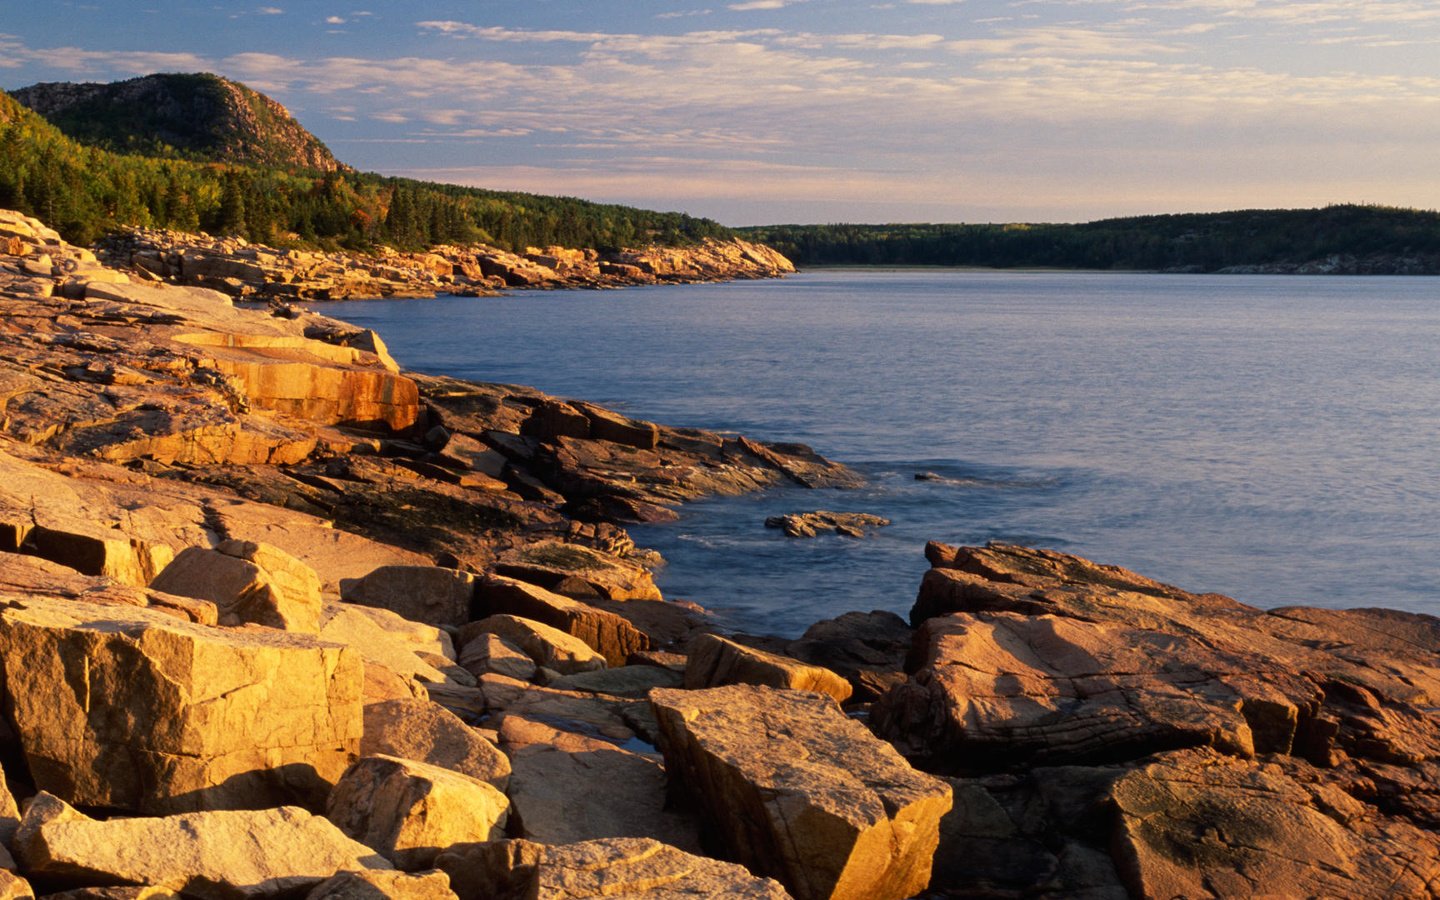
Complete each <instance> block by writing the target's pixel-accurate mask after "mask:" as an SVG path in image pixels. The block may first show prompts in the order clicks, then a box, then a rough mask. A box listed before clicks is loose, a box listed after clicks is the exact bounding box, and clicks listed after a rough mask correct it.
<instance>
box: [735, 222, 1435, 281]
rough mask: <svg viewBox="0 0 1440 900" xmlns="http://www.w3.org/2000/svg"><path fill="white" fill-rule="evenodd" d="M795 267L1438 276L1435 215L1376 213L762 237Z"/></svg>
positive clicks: (782, 229)
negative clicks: (844, 266) (932, 266)
mask: <svg viewBox="0 0 1440 900" xmlns="http://www.w3.org/2000/svg"><path fill="white" fill-rule="evenodd" d="M738 231H739V232H740V233H742V234H744V236H745V237H746V238H747V239H749V240H755V241H760V242H762V243H766V244H769V245H771V246H773V247H774V248H775V249H777V250H779V251H780V252H781V253H784V254H785V255H786V256H788V257H790V259H792V260H794V261H795V263H796V264H797V265H812V266H813V265H940V266H989V267H996V268H1016V267H1052V268H1070V269H1117V270H1122V269H1123V270H1150V271H1185V272H1220V271H1264V272H1301V273H1312V272H1313V273H1317V274H1328V273H1344V274H1435V273H1440V213H1437V212H1434V211H1422V210H1413V209H1396V208H1393V207H1383V206H1360V205H1336V206H1327V207H1324V208H1322V209H1289V210H1285V209H1281V210H1253V209H1252V210H1237V211H1233V212H1223V213H1191V214H1183V215H1162V216H1138V217H1131V218H1120V219H1104V220H1101V221H1096V222H1088V223H1084V224H1079V225H1047V224H1003V225H999V224H992V225H930V224H925V225H898V224H891V225H772V226H764V227H757V228H743V229H738Z"/></svg>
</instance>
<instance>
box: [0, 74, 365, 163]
mask: <svg viewBox="0 0 1440 900" xmlns="http://www.w3.org/2000/svg"><path fill="white" fill-rule="evenodd" d="M10 94H11V96H13V97H14V98H15V99H16V100H18V101H20V102H21V103H22V104H24V105H25V106H27V107H29V108H30V109H32V110H34V111H35V112H37V113H39V114H40V115H42V116H44V117H45V118H46V119H47V120H49V121H50V122H51V123H53V124H54V125H55V126H56V127H58V128H59V129H60V130H61V131H62V132H64V133H65V134H66V135H68V136H70V137H72V138H74V139H75V140H77V141H79V142H80V143H82V144H91V145H95V146H100V147H104V148H105V149H107V150H115V151H118V152H123V153H142V154H145V155H152V156H173V155H179V156H182V157H185V158H188V159H204V160H212V161H215V162H225V163H238V164H242V165H254V166H273V167H281V168H293V169H308V170H313V171H318V172H334V171H337V170H341V169H346V168H348V167H347V166H345V165H344V164H343V163H341V162H339V161H338V160H336V159H335V157H334V155H332V154H331V152H330V150H329V148H327V147H326V146H325V145H324V144H323V143H321V142H320V139H319V138H317V137H315V135H313V134H311V133H310V132H309V131H307V130H306V129H305V128H304V127H303V126H302V125H301V124H300V123H299V122H297V121H295V119H294V118H293V117H292V116H291V115H290V113H289V112H288V111H287V110H286V109H285V107H283V106H281V105H280V104H279V103H277V102H276V101H275V100H272V99H271V98H269V97H267V96H265V95H264V94H261V93H259V92H258V91H254V90H251V89H250V88H248V87H246V86H245V85H243V84H240V83H238V82H234V81H230V80H229V79H227V78H221V77H220V76H218V75H211V74H209V73H197V74H185V75H180V74H161V75H146V76H143V77H141V78H131V79H129V80H128V81H117V82H112V83H108V84H97V83H92V82H86V83H81V84H75V83H72V82H65V81H61V82H47V83H43V84H32V85H30V86H29V87H23V88H20V89H18V90H15V91H11V92H10Z"/></svg>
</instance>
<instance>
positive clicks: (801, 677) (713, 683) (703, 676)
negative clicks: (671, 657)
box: [685, 634, 853, 703]
mask: <svg viewBox="0 0 1440 900" xmlns="http://www.w3.org/2000/svg"><path fill="white" fill-rule="evenodd" d="M727 684H766V685H769V686H770V687H778V688H790V689H792V690H797V691H818V692H820V693H822V694H829V695H830V696H831V697H834V698H835V702H836V703H844V702H845V701H846V700H848V699H850V694H851V693H852V692H853V689H852V688H851V687H850V682H848V681H846V680H845V679H844V678H841V677H840V676H839V675H836V674H835V673H834V672H832V671H830V670H829V669H826V668H823V667H821V666H812V665H807V664H806V663H802V662H801V661H800V660H798V659H791V658H789V657H786V656H780V655H779V654H775V653H766V652H765V651H764V650H756V649H755V648H754V647H746V646H745V645H744V644H737V643H735V642H734V641H731V640H727V639H725V638H722V637H720V636H719V635H715V634H702V635H700V636H698V637H697V638H695V640H694V641H693V642H692V643H691V644H690V658H689V660H688V661H687V663H686V665H685V687H687V688H690V689H692V690H694V689H698V688H707V687H721V686H722V685H727Z"/></svg>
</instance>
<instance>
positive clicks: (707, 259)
mask: <svg viewBox="0 0 1440 900" xmlns="http://www.w3.org/2000/svg"><path fill="white" fill-rule="evenodd" d="M100 252H101V255H102V257H103V258H104V259H105V261H106V262H108V263H110V264H112V265H114V266H116V267H117V268H120V269H124V270H126V271H129V272H132V273H135V274H136V277H137V278H148V279H158V280H163V281H165V282H168V283H171V284H179V285H188V286H193V287H205V288H212V289H214V290H217V291H220V292H222V293H225V294H227V295H229V296H232V297H236V298H243V299H257V300H275V301H282V302H283V301H293V300H350V299H360V298H375V297H433V296H435V295H436V294H461V295H466V296H484V295H492V294H496V293H499V292H500V291H502V290H516V289H551V288H612V287H624V286H628V285H638V284H675V283H686V282H700V281H728V280H731V279H737V278H774V277H777V276H780V275H786V274H789V273H792V272H794V271H795V267H794V266H793V265H791V263H790V261H789V260H788V259H786V258H785V257H784V256H782V255H780V254H779V253H777V252H775V251H774V250H772V249H770V248H769V247H766V246H764V245H762V244H752V243H750V242H748V241H744V240H741V239H739V238H731V239H728V240H719V239H716V238H705V239H703V240H701V241H699V242H698V243H696V244H694V245H693V246H689V247H648V248H642V249H637V250H624V251H619V252H616V253H599V252H597V251H594V250H570V249H566V248H562V247H549V248H545V249H541V248H536V247H531V248H529V249H528V250H527V252H525V253H523V254H521V253H511V252H509V251H506V250H501V249H499V248H497V247H491V246H489V245H486V244H469V245H465V246H451V245H440V246H436V247H432V248H430V249H429V250H428V251H426V252H423V253H399V252H396V251H394V250H391V249H389V248H381V249H380V250H379V251H377V252H375V253H346V252H328V253H327V252H318V251H300V250H277V249H275V248H273V247H266V246H264V245H262V244H252V243H249V242H248V241H245V240H244V239H242V238H217V237H211V236H210V235H207V234H203V233H202V234H187V233H184V232H177V231H165V230H159V229H149V228H137V229H133V230H131V231H129V232H126V233H122V234H119V235H116V236H113V237H110V238H108V239H106V241H105V242H104V243H103V244H102V246H101V248H100ZM597 418H599V419H602V420H603V421H602V422H601V424H600V425H599V426H598V427H599V429H600V430H601V431H602V432H607V434H609V435H613V436H609V437H605V438H604V439H607V440H615V439H617V438H619V437H623V438H624V440H625V442H627V443H635V445H636V446H642V445H643V442H644V439H645V434H646V432H647V431H649V430H650V429H647V428H646V427H645V426H644V425H643V424H641V425H639V426H638V427H636V426H633V425H631V424H630V423H628V422H627V421H626V420H625V418H624V417H623V416H615V415H614V414H613V413H607V412H603V411H602V412H601V413H600V414H599V415H598V416H597ZM597 436H599V435H597Z"/></svg>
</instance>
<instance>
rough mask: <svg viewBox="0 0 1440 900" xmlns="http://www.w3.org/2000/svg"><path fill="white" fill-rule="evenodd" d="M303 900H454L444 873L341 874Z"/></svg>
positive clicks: (447, 878)
mask: <svg viewBox="0 0 1440 900" xmlns="http://www.w3.org/2000/svg"><path fill="white" fill-rule="evenodd" d="M305 900H456V897H455V892H454V891H452V890H450V877H449V876H448V875H446V874H445V873H444V872H439V871H434V872H418V873H413V874H412V873H409V872H386V871H384V870H381V869H367V870H366V871H364V872H341V873H340V874H338V875H336V876H335V877H334V878H331V879H330V880H329V881H324V882H321V883H320V884H318V885H316V886H315V889H314V890H312V891H311V892H310V893H308V894H306V895H305Z"/></svg>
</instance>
